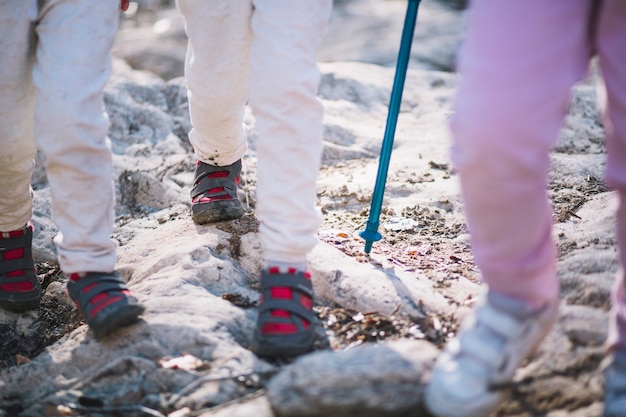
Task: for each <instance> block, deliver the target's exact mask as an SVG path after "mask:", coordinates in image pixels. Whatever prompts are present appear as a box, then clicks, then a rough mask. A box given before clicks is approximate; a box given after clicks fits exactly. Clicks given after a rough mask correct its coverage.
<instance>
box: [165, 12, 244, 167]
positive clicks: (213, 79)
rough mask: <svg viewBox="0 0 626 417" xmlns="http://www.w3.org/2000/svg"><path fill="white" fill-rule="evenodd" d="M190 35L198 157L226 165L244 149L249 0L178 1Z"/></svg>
mask: <svg viewBox="0 0 626 417" xmlns="http://www.w3.org/2000/svg"><path fill="white" fill-rule="evenodd" d="M177 5H178V9H179V10H180V12H181V13H182V14H183V16H184V18H185V30H186V32H187V36H188V38H189V43H188V48H187V57H186V60H185V77H186V81H187V95H188V98H189V111H190V114H191V123H192V125H193V129H192V131H191V132H190V133H189V140H190V141H191V144H192V145H193V148H194V150H195V153H196V156H197V158H198V159H199V160H201V161H203V162H206V163H209V164H211V165H218V166H225V165H230V164H232V163H233V162H235V161H237V160H238V159H241V157H242V156H243V155H244V154H245V152H246V149H247V144H246V138H245V136H244V133H243V130H242V122H243V111H244V104H245V102H246V99H247V98H248V77H249V53H250V40H251V38H250V35H251V32H250V16H251V14H252V4H251V0H236V1H234V0H178V1H177Z"/></svg>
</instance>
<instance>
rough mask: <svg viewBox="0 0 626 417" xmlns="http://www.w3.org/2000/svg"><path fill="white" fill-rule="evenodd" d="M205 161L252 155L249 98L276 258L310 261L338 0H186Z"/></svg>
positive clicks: (195, 116) (267, 253) (182, 5)
mask: <svg viewBox="0 0 626 417" xmlns="http://www.w3.org/2000/svg"><path fill="white" fill-rule="evenodd" d="M177 4H178V8H179V10H180V11H181V12H182V14H183V15H184V17H185V21H186V30H187V35H188V37H189V47H188V51H187V60H186V67H185V73H186V78H187V86H188V96H189V107H190V112H191V121H192V125H193V130H192V131H191V132H190V135H189V137H190V141H191V143H192V145H193V147H194V149H195V152H196V155H197V157H198V159H200V160H201V161H203V162H206V163H209V164H212V165H218V166H224V165H229V164H232V163H233V162H235V161H237V160H238V159H240V158H241V157H242V156H243V155H244V153H245V151H246V147H247V145H246V138H245V135H244V133H243V132H242V121H243V110H244V104H245V103H246V100H249V101H248V102H249V105H250V107H251V109H252V112H253V114H254V116H255V119H256V125H255V127H256V130H257V131H258V135H259V136H258V146H257V149H256V153H257V174H258V178H257V205H256V215H257V217H258V218H259V220H260V221H261V226H260V231H259V233H260V238H261V244H262V245H263V250H264V257H265V259H267V260H274V261H285V262H302V261H304V260H306V255H307V254H308V253H309V252H310V251H311V249H312V248H313V247H314V246H315V244H316V243H317V238H316V231H317V229H318V227H319V225H320V221H321V216H320V214H319V212H318V210H317V209H316V208H315V202H316V185H315V184H316V179H317V175H318V173H319V168H320V160H321V152H322V133H323V126H322V115H323V108H322V105H321V103H320V102H319V100H318V99H317V97H316V94H317V89H318V86H319V81H320V74H319V69H318V67H317V63H316V52H317V50H318V48H319V45H320V42H321V40H322V37H323V35H324V33H325V32H326V26H327V23H328V18H329V15H330V10H331V7H332V0H236V1H234V0H178V2H177Z"/></svg>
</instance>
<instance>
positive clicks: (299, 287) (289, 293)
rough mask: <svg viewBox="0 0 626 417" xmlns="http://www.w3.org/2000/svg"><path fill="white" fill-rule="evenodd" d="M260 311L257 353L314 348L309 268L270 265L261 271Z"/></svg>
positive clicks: (285, 353) (296, 352) (272, 354)
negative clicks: (283, 270)
mask: <svg viewBox="0 0 626 417" xmlns="http://www.w3.org/2000/svg"><path fill="white" fill-rule="evenodd" d="M259 304H260V305H259V315H258V318H257V324H256V330H255V332H254V338H253V343H252V350H253V351H254V352H256V353H257V354H258V355H259V356H268V357H289V356H296V355H301V354H303V353H306V352H308V351H310V350H311V349H312V348H313V344H314V341H315V329H314V327H315V326H314V322H315V319H316V317H315V313H314V312H313V286H312V284H311V274H310V273H309V272H302V271H296V270H295V269H290V270H289V271H288V272H281V270H280V269H279V268H273V267H272V268H269V269H267V270H264V271H263V272H262V273H261V297H260V300H259Z"/></svg>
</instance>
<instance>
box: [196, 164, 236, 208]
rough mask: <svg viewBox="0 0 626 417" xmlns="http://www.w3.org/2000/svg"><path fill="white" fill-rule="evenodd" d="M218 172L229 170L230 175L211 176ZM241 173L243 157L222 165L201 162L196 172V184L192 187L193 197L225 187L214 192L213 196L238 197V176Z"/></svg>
mask: <svg viewBox="0 0 626 417" xmlns="http://www.w3.org/2000/svg"><path fill="white" fill-rule="evenodd" d="M216 172H227V173H228V175H227V176H226V177H216V178H209V175H210V174H214V173H216ZM240 174H241V159H239V160H237V161H236V162H234V163H232V164H230V165H226V166H222V167H218V166H215V165H209V164H206V163H204V162H200V164H198V165H197V166H196V171H195V173H194V186H193V188H192V189H191V198H192V199H194V198H196V197H197V196H199V195H202V194H205V193H206V192H208V191H210V190H212V189H214V188H223V189H224V191H220V192H217V193H212V196H214V197H221V196H230V197H233V198H236V197H237V178H238V177H239V175H240Z"/></svg>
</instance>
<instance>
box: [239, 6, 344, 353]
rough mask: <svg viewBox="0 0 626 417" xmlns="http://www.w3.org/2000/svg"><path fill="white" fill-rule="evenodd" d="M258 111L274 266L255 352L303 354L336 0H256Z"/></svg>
mask: <svg viewBox="0 0 626 417" xmlns="http://www.w3.org/2000/svg"><path fill="white" fill-rule="evenodd" d="M254 6H255V10H254V14H253V16H252V32H253V41H252V49H251V55H250V62H251V71H252V72H251V86H250V106H251V107H252V111H253V113H254V115H255V116H256V128H257V131H258V132H259V139H258V145H257V164H258V183H257V206H256V210H257V216H258V217H259V219H260V220H261V226H260V237H261V243H262V245H263V251H264V257H265V262H266V269H265V270H264V271H263V273H262V274H261V292H262V302H261V304H260V306H259V316H258V319H257V327H256V331H255V336H254V339H253V349H254V350H255V351H256V352H257V353H258V354H261V355H268V356H280V355H296V354H300V353H303V352H306V351H307V350H310V349H311V347H312V345H313V342H314V334H315V333H314V325H313V322H314V319H315V315H314V314H313V312H312V305H313V289H312V284H311V277H310V275H309V273H308V272H306V268H307V264H306V260H307V255H308V253H309V252H310V251H311V250H312V249H313V247H314V246H315V244H316V243H317V239H316V232H317V228H318V227H319V224H320V215H319V213H318V211H317V210H316V209H315V203H316V179H317V175H318V171H319V167H320V159H321V152H322V146H323V142H322V134H323V125H322V116H323V108H322V105H321V103H320V102H319V101H318V99H317V97H316V95H317V89H318V85H319V81H320V74H319V70H318V68H317V63H316V52H317V49H318V47H319V45H320V42H321V39H322V37H323V35H324V33H325V31H326V25H327V21H328V17H329V14H330V10H331V7H332V1H331V0H316V1H309V0H295V1H291V2H276V1H273V0H254Z"/></svg>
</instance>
